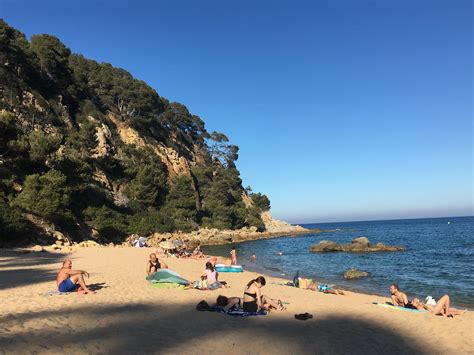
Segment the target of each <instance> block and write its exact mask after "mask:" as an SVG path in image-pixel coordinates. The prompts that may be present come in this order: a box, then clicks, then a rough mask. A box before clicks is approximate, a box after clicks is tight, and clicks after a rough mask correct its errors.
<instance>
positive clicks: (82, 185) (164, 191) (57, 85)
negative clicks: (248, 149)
mask: <svg viewBox="0 0 474 355" xmlns="http://www.w3.org/2000/svg"><path fill="white" fill-rule="evenodd" d="M237 159H238V147H237V146H235V145H233V144H231V143H230V141H229V139H228V137H227V136H225V135H224V134H222V133H219V132H208V131H207V130H206V127H205V123H204V121H203V120H202V119H201V118H200V117H199V116H197V115H194V114H192V113H191V112H189V110H188V109H187V108H186V106H184V105H183V104H181V103H177V102H169V101H168V100H167V99H165V98H164V97H162V96H160V95H159V94H158V93H157V92H156V91H155V90H154V89H153V88H151V87H149V86H148V85H147V84H146V83H144V82H143V81H140V80H137V79H135V78H133V76H132V75H131V74H130V73H128V72H126V71H125V70H123V69H120V68H115V67H113V66H112V65H110V64H108V63H97V62H95V61H93V60H89V59H86V58H84V57H83V56H82V55H80V54H74V53H71V51H70V50H69V48H67V46H65V45H64V44H63V43H61V41H60V40H59V39H58V38H56V37H54V36H51V35H34V36H32V37H31V40H30V41H28V40H27V39H26V37H25V36H24V35H23V34H22V33H21V32H19V31H17V30H16V29H14V28H12V27H10V26H8V24H6V23H5V22H3V21H1V20H0V224H1V225H2V226H3V229H2V230H1V232H0V244H5V245H6V244H18V243H24V242H25V241H28V240H31V239H33V240H34V241H35V242H41V240H43V241H44V243H49V242H51V241H54V239H55V237H54V236H55V235H56V236H57V235H64V236H65V238H66V240H67V241H68V243H70V244H74V243H76V242H80V241H81V240H87V239H94V240H95V241H97V242H99V243H109V242H114V243H121V242H123V241H124V240H126V239H127V236H129V235H130V234H139V235H163V234H166V233H178V234H182V233H187V234H189V235H191V236H192V238H194V239H196V240H199V239H203V240H204V239H205V240H207V241H209V242H211V243H214V242H222V241H225V240H226V238H227V239H228V240H232V241H238V240H243V239H245V238H257V237H263V235H264V234H265V235H272V234H278V233H280V234H282V233H293V232H301V231H303V230H302V229H301V227H293V226H290V225H289V224H288V223H285V222H282V221H276V220H273V219H272V217H271V215H270V213H269V212H268V210H269V209H270V201H269V199H268V198H267V197H266V196H265V195H262V194H260V193H251V194H249V193H248V192H247V191H246V190H245V189H244V188H243V185H242V180H241V179H240V173H239V171H238V170H237V168H236V164H235V161H236V160H237ZM249 191H250V190H249ZM54 233H56V234H54ZM58 233H59V234H58ZM32 236H33V237H32ZM160 238H161V237H160ZM56 239H57V238H56ZM56 241H58V240H56ZM58 242H60V240H59V241H58Z"/></svg>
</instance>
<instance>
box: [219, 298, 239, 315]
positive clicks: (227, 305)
mask: <svg viewBox="0 0 474 355" xmlns="http://www.w3.org/2000/svg"><path fill="white" fill-rule="evenodd" d="M241 305H242V298H240V297H226V296H222V295H219V296H218V297H217V300H216V306H217V307H221V308H224V310H226V311H228V310H229V309H231V308H233V307H241Z"/></svg>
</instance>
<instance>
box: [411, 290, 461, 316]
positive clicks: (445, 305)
mask: <svg viewBox="0 0 474 355" xmlns="http://www.w3.org/2000/svg"><path fill="white" fill-rule="evenodd" d="M449 303H450V299H449V296H448V295H444V296H443V297H441V298H440V299H439V301H438V302H436V305H435V306H430V305H427V304H424V303H422V302H421V301H420V300H419V299H418V298H414V299H413V301H411V304H412V305H413V306H414V307H415V308H416V309H419V310H426V311H428V312H430V313H433V314H434V315H435V316H446V317H451V318H452V317H453V316H457V315H462V314H464V313H466V312H467V310H463V311H460V310H458V309H456V308H452V307H449Z"/></svg>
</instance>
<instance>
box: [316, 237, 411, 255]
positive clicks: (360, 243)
mask: <svg viewBox="0 0 474 355" xmlns="http://www.w3.org/2000/svg"><path fill="white" fill-rule="evenodd" d="M309 250H310V251H312V252H314V253H329V252H337V251H343V252H354V253H367V252H383V251H405V250H406V248H405V247H404V246H390V245H385V244H383V243H377V244H374V245H373V244H371V243H370V241H369V239H368V238H367V237H359V238H355V239H353V240H352V243H351V244H339V243H336V242H334V241H331V240H322V241H320V242H319V243H318V244H314V245H312V246H311V247H310V249H309Z"/></svg>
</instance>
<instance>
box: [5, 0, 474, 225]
mask: <svg viewBox="0 0 474 355" xmlns="http://www.w3.org/2000/svg"><path fill="white" fill-rule="evenodd" d="M472 10H473V9H472V3H471V2H470V1H457V0H450V1H448V0H446V1H416V0H414V1H383V0H379V1H351V0H345V1H342V0H341V1H337V0H336V1H329V0H328V1H312V2H310V1H300V2H299V1H199V2H198V1H193V2H191V1H189V2H187V1H179V0H176V1H114V2H107V1H100V0H97V1H84V0H82V1H74V0H73V1H40V0H35V1H21V0H15V1H12V0H3V1H2V2H0V17H2V18H4V19H5V20H6V21H7V22H8V23H9V24H10V25H12V26H14V27H16V28H18V29H19V30H21V31H22V32H24V33H25V34H26V35H27V36H28V37H29V36H31V35H32V34H37V33H49V34H54V35H56V36H58V37H59V38H60V39H61V40H62V41H63V42H64V43H65V44H66V45H67V46H68V47H70V48H71V49H72V51H73V52H76V53H81V54H84V55H85V56H86V57H89V58H92V59H95V60H97V61H101V62H102V61H103V62H110V63H112V64H113V65H114V66H118V67H122V68H125V69H126V70H128V71H130V72H131V73H132V74H133V75H134V76H135V77H137V78H139V79H142V80H144V81H146V82H147V83H148V84H149V85H150V86H152V87H153V88H155V89H156V90H157V92H158V93H159V94H160V95H162V96H164V97H166V98H168V99H170V100H171V101H178V102H181V103H183V104H185V105H186V106H187V107H188V108H189V109H190V111H191V112H192V113H194V114H197V115H199V116H200V117H201V118H202V119H203V120H204V121H205V122H206V125H207V129H208V130H209V131H212V130H217V131H221V132H223V133H225V134H226V135H227V136H228V137H229V138H230V139H231V141H232V143H234V144H237V145H238V146H239V147H240V158H239V161H238V167H239V169H240V171H241V175H242V178H243V180H244V185H245V186H247V185H250V186H252V188H253V189H254V191H260V192H263V193H265V194H267V195H268V196H269V197H270V199H271V201H272V212H273V214H274V215H275V216H276V217H278V218H283V219H286V220H289V221H290V222H294V223H297V222H299V223H303V222H325V221H346V220H365V219H388V218H414V217H431V216H454V215H472V214H473V195H472V192H473V170H472V169H473V145H472V144H473V142H472V140H473V126H472V113H473V112H472V110H473V106H472V97H473V92H472V79H473V75H472V74H473V73H472V60H473V58H472V45H473V42H472V39H473V38H472V16H473V12H472Z"/></svg>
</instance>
